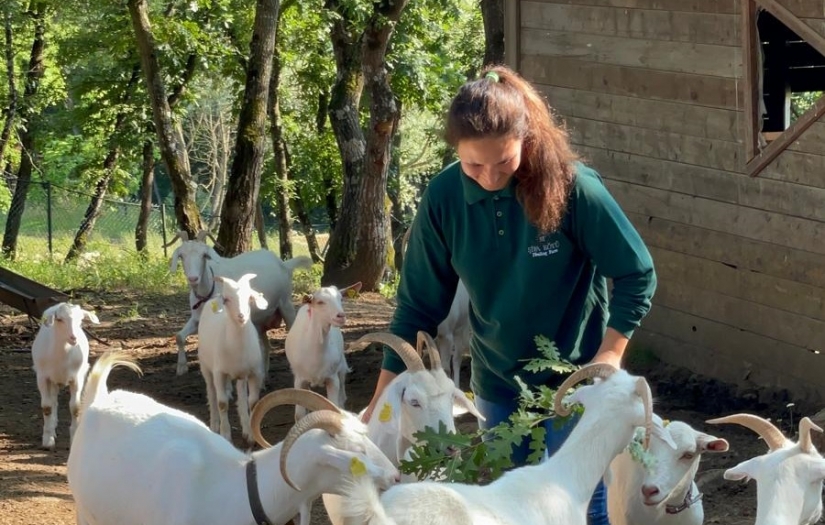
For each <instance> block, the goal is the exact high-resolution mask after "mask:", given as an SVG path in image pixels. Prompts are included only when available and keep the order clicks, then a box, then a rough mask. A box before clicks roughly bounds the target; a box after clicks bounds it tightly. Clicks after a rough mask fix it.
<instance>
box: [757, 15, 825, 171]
mask: <svg viewBox="0 0 825 525" xmlns="http://www.w3.org/2000/svg"><path fill="white" fill-rule="evenodd" d="M742 2H743V10H742V13H743V32H742V33H743V50H744V53H743V59H744V66H745V68H744V76H745V80H746V82H745V97H744V98H745V120H746V129H745V134H746V137H745V150H746V159H745V160H746V162H747V166H746V171H747V173H748V174H750V175H757V174H758V173H759V172H760V171H762V169H764V168H765V166H767V165H768V164H769V163H770V162H771V161H773V159H775V158H776V157H777V156H778V155H779V154H780V153H781V152H782V151H783V150H784V149H785V148H787V147H788V145H790V144H791V143H793V141H795V140H796V139H797V138H799V135H801V134H802V132H803V131H805V130H806V129H807V128H808V127H810V126H811V124H813V123H814V122H816V120H817V119H818V118H819V117H820V116H822V115H823V114H825V98H823V97H822V96H821V95H822V92H825V38H823V36H821V35H820V34H819V33H817V32H816V31H815V30H814V29H813V28H811V27H810V26H808V25H807V24H805V23H804V22H803V21H801V20H800V19H798V18H797V17H795V16H794V15H793V14H792V13H790V12H789V11H788V10H787V9H785V8H784V7H783V6H782V5H780V4H779V3H778V2H777V1H776V0H742Z"/></svg>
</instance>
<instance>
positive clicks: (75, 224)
mask: <svg viewBox="0 0 825 525" xmlns="http://www.w3.org/2000/svg"><path fill="white" fill-rule="evenodd" d="M2 182H3V186H2V187H1V188H0V224H2V231H3V232H5V229H6V223H7V222H8V219H9V217H12V216H13V215H14V213H15V212H17V211H19V206H18V210H13V209H12V207H11V204H12V199H11V196H12V195H13V194H14V188H15V184H16V182H17V181H16V179H13V178H8V177H5V178H4V179H3V180H2ZM92 198H93V195H92V193H91V192H84V191H81V190H77V189H71V188H66V187H63V186H60V185H56V184H53V183H50V182H42V181H31V182H30V183H29V188H28V192H27V196H26V200H25V205H24V206H23V213H22V215H21V216H20V228H19V233H18V237H17V246H16V252H17V254H18V255H20V256H23V257H26V258H38V257H51V258H54V259H55V260H59V259H62V258H64V257H65V256H66V253H67V252H68V251H69V249H70V248H71V246H72V243H73V242H74V238H75V235H77V232H78V229H79V228H80V226H81V224H82V223H83V220H84V217H85V215H86V210H87V208H88V207H89V204H90V203H91V201H92ZM139 214H140V202H139V201H138V200H130V199H123V198H120V199H113V198H106V199H104V200H103V205H102V207H101V210H100V215H99V216H98V218H97V221H96V222H95V225H94V228H93V229H92V231H91V233H90V234H89V236H88V239H87V244H86V251H87V252H90V253H91V252H94V251H95V250H96V249H99V248H101V247H102V246H103V245H105V246H106V247H107V248H112V247H114V248H117V249H123V250H128V251H133V252H134V251H136V247H135V228H136V226H137V223H138V217H139ZM175 223H176V221H175V216H174V211H173V210H172V206H171V205H169V204H160V205H158V204H157V203H155V202H153V204H152V209H151V211H150V213H149V217H148V224H147V231H146V241H147V245H146V249H147V251H149V252H150V253H163V251H164V250H163V244H164V239H168V238H171V236H172V235H174V232H175V231H176V228H175ZM170 232H171V233H170Z"/></svg>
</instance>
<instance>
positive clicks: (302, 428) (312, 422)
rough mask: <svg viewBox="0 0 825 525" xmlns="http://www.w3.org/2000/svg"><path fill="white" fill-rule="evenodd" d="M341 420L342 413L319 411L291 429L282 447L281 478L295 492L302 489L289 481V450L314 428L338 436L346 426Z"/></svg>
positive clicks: (305, 417)
mask: <svg viewBox="0 0 825 525" xmlns="http://www.w3.org/2000/svg"><path fill="white" fill-rule="evenodd" d="M341 418H342V415H341V413H340V412H336V411H332V410H319V411H317V412H312V413H311V414H307V415H306V416H304V417H303V418H302V419H301V420H300V421H298V422H297V423H295V425H293V426H292V428H291V429H289V432H288V433H287V435H286V437H285V438H284V442H283V445H282V447H281V476H283V478H284V481H285V482H286V483H287V485H289V486H290V487H292V488H293V489H295V490H298V491H300V490H301V489H300V487H297V486H295V484H294V483H292V480H291V479H289V474H288V473H287V470H286V461H287V459H288V458H289V450H290V449H291V448H292V445H294V444H295V442H296V441H297V440H298V438H299V437H301V436H302V435H303V434H304V433H306V432H308V431H310V430H312V429H313V428H320V429H322V430H326V431H327V432H328V433H329V434H330V435H335V434H338V433H339V432H341V429H342V428H343V424H344V423H343V421H342V420H341Z"/></svg>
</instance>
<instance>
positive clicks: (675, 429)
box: [607, 421, 728, 525]
mask: <svg viewBox="0 0 825 525" xmlns="http://www.w3.org/2000/svg"><path fill="white" fill-rule="evenodd" d="M668 438H669V439H668ZM666 439H667V440H666ZM673 445H675V448H674V446H673ZM726 450H728V442H727V441H726V440H724V439H720V438H717V437H715V436H711V435H709V434H705V433H704V432H699V431H698V430H695V429H694V428H693V427H691V426H690V425H688V424H687V423H684V422H682V421H672V422H670V423H665V424H664V428H662V429H661V430H660V431H659V433H654V434H653V435H652V436H651V439H650V450H649V451H648V454H649V457H650V458H652V460H653V464H652V465H651V467H650V469H649V470H648V469H646V468H645V467H644V466H643V465H642V464H641V463H639V462H638V461H636V460H634V459H633V458H632V457H631V454H630V452H629V451H628V450H625V451H624V452H622V453H621V454H619V455H618V456H617V457H616V459H614V460H613V462H612V463H611V464H610V475H609V476H608V477H607V479H608V486H607V498H608V499H607V503H608V512H609V515H610V523H611V525H701V524H702V523H703V522H704V508H703V506H702V493H701V492H699V489H698V488H697V486H696V483H695V482H694V478H695V476H696V471H697V470H698V468H699V461H700V459H701V457H702V454H704V453H706V452H725V451H726Z"/></svg>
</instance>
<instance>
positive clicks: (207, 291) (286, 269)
mask: <svg viewBox="0 0 825 525" xmlns="http://www.w3.org/2000/svg"><path fill="white" fill-rule="evenodd" d="M206 237H210V238H211V235H210V234H209V233H208V232H205V231H201V232H200V233H199V234H198V236H197V238H196V239H193V240H189V236H188V235H187V234H186V232H185V231H180V232H178V233H177V235H175V237H174V238H173V239H172V240H171V241H169V243H167V246H168V245H171V244H172V243H174V242H175V241H176V240H177V239H180V240H181V241H182V243H181V245H180V246H178V247H177V248H175V251H174V252H173V253H172V258H171V263H170V266H169V270H170V271H171V272H172V273H175V271H176V270H177V268H178V261H180V262H181V264H182V266H183V271H184V273H185V274H186V279H187V281H188V282H189V306H190V309H191V315H190V317H189V320H188V321H186V324H185V325H184V326H183V328H181V330H180V332H178V333H177V334H176V335H175V342H176V343H177V346H178V364H177V374H178V375H182V374H185V373H186V372H187V370H188V367H187V365H186V338H187V336H189V335H191V334H194V333H196V332H197V331H198V323H199V322H200V317H201V312H202V311H203V305H204V303H206V301H208V300H209V299H210V298H211V297H213V296H214V295H215V294H216V293H219V292H220V283H219V282H216V281H215V279H214V276H215V275H222V276H224V277H229V278H231V279H240V277H241V276H242V275H244V274H247V273H254V274H256V275H257V277H255V279H254V280H253V281H252V286H253V287H254V288H255V289H256V290H258V291H259V292H260V293H261V294H263V296H264V298H265V299H266V300H267V303H268V307H267V308H266V309H265V310H259V311H256V312H254V313H253V316H252V323H253V324H254V325H255V327H256V328H257V329H258V334H259V336H260V338H261V350H262V353H263V363H264V377H266V375H267V374H268V373H269V354H270V351H271V349H272V348H271V346H270V344H269V338H268V337H267V335H266V332H267V330H269V329H271V328H278V327H279V326H280V324H281V319H283V320H284V322H285V323H286V327H287V329H288V328H289V327H290V326H292V322H293V321H294V320H295V306H294V305H293V304H292V274H293V272H294V271H295V270H296V269H298V268H311V267H312V259H310V258H309V257H304V256H300V257H293V258H292V259H290V260H288V261H282V260H281V258H280V257H278V256H277V255H275V254H274V253H273V252H271V251H269V250H252V251H249V252H245V253H242V254H239V255H237V256H235V257H228V258H225V257H221V256H220V255H218V253H217V252H216V251H215V250H214V249H212V247H210V246H208V245H207V244H206V242H204V241H205V239H206ZM213 240H214V239H213Z"/></svg>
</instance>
